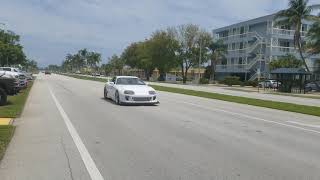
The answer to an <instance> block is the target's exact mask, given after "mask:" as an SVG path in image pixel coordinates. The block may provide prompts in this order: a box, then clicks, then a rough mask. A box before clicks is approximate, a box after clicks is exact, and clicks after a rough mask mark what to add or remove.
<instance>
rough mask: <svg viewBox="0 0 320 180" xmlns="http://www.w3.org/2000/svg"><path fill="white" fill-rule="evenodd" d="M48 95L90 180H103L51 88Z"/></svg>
mask: <svg viewBox="0 0 320 180" xmlns="http://www.w3.org/2000/svg"><path fill="white" fill-rule="evenodd" d="M49 91H50V94H51V96H52V98H53V100H54V102H55V104H56V106H57V108H58V110H59V112H60V114H61V116H62V118H63V120H64V122H65V124H66V126H67V128H68V130H69V133H70V135H71V137H72V139H73V142H74V143H75V144H76V146H77V148H78V151H79V153H80V156H81V159H82V161H83V163H84V164H85V166H86V168H87V171H88V173H89V175H90V177H91V180H104V178H103V177H102V175H101V173H100V171H99V170H98V168H97V166H96V164H95V163H94V161H93V159H92V158H91V156H90V154H89V152H88V150H87V148H86V147H85V145H84V144H83V142H82V140H81V138H80V136H79V134H78V133H77V130H76V129H75V128H74V126H73V124H72V123H71V121H70V119H69V117H68V115H67V114H66V112H65V111H64V110H63V108H62V106H61V105H60V103H59V101H58V100H57V98H56V96H55V95H54V93H53V92H52V90H51V88H50V87H49Z"/></svg>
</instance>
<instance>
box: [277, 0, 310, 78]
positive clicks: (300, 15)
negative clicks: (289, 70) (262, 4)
mask: <svg viewBox="0 0 320 180" xmlns="http://www.w3.org/2000/svg"><path fill="white" fill-rule="evenodd" d="M308 2H309V0H289V7H288V9H286V10H282V11H280V12H279V13H277V15H276V16H275V20H276V25H286V26H289V27H291V26H293V28H294V31H295V33H294V45H295V47H296V48H298V50H299V54H300V57H301V59H302V60H303V63H304V66H305V68H306V70H307V71H308V72H310V70H309V67H308V65H307V63H306V58H305V57H304V47H303V40H302V38H301V27H302V21H303V20H312V19H313V17H314V16H312V15H311V12H312V10H313V8H314V7H316V6H314V7H313V6H308Z"/></svg>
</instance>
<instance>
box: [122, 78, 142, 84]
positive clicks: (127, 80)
mask: <svg viewBox="0 0 320 180" xmlns="http://www.w3.org/2000/svg"><path fill="white" fill-rule="evenodd" d="M117 84H119V85H145V83H144V82H143V81H141V80H140V79H138V78H118V79H117Z"/></svg>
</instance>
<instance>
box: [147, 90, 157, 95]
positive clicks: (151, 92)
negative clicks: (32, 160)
mask: <svg viewBox="0 0 320 180" xmlns="http://www.w3.org/2000/svg"><path fill="white" fill-rule="evenodd" d="M149 94H150V95H155V94H157V93H156V92H155V91H149Z"/></svg>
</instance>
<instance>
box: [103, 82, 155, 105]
mask: <svg viewBox="0 0 320 180" xmlns="http://www.w3.org/2000/svg"><path fill="white" fill-rule="evenodd" d="M104 98H106V99H107V98H111V99H112V100H114V101H115V103H116V104H119V105H121V104H158V103H159V101H158V98H157V92H156V91H155V90H154V89H153V88H152V87H150V86H148V85H147V84H145V83H144V82H143V81H142V80H140V79H139V78H138V77H134V76H116V77H114V78H112V80H111V81H110V82H108V83H107V84H106V85H105V87H104Z"/></svg>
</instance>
